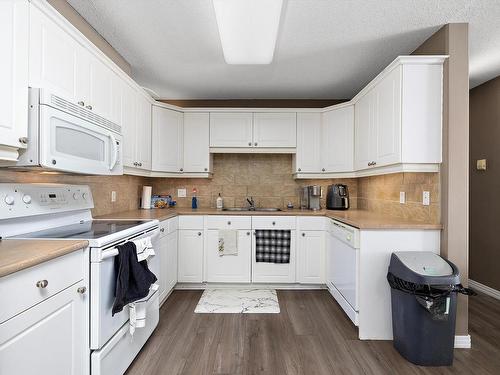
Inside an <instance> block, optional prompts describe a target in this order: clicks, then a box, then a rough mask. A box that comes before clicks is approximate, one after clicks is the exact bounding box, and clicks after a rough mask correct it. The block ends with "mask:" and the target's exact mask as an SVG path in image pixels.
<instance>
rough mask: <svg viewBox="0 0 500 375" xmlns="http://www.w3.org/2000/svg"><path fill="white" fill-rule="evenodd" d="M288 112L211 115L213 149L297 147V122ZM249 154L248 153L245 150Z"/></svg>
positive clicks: (221, 113) (291, 113)
mask: <svg viewBox="0 0 500 375" xmlns="http://www.w3.org/2000/svg"><path fill="white" fill-rule="evenodd" d="M296 116H297V115H296V113H295V112H288V113H270V112H262V113H244V112H212V113H210V147H216V148H244V149H246V150H247V151H246V152H248V149H249V148H285V149H291V148H295V147H296V146H297V119H296ZM243 152H245V150H243Z"/></svg>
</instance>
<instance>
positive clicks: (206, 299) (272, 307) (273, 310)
mask: <svg viewBox="0 0 500 375" xmlns="http://www.w3.org/2000/svg"><path fill="white" fill-rule="evenodd" d="M194 312H195V313H199V314H204V313H205V314H207V313H208V314H210V313H213V314H279V312H280V305H279V303H278V295H277V294H276V290H274V289H205V291H204V292H203V295H202V296H201V298H200V301H199V302H198V306H196V309H195V310H194Z"/></svg>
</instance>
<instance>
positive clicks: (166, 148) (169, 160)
mask: <svg viewBox="0 0 500 375" xmlns="http://www.w3.org/2000/svg"><path fill="white" fill-rule="evenodd" d="M152 143H153V168H152V169H153V171H156V172H175V173H181V172H183V171H184V167H183V160H182V159H183V153H184V152H183V113H182V112H177V111H173V110H171V109H167V108H163V107H159V106H155V105H154V106H153V138H152Z"/></svg>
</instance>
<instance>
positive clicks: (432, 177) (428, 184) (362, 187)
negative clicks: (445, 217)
mask: <svg viewBox="0 0 500 375" xmlns="http://www.w3.org/2000/svg"><path fill="white" fill-rule="evenodd" d="M439 190H440V183H439V173H394V174H387V175H383V176H373V177H362V178H359V179H358V208H359V209H363V210H369V211H375V212H380V213H382V214H384V215H388V216H392V217H398V218H404V219H411V220H415V221H421V222H426V223H440V222H441V206H440V191H439ZM401 191H404V192H405V193H406V203H405V204H401V203H399V192H401ZM424 191H428V192H430V197H431V204H430V205H429V206H424V205H423V204H422V193H423V192H424Z"/></svg>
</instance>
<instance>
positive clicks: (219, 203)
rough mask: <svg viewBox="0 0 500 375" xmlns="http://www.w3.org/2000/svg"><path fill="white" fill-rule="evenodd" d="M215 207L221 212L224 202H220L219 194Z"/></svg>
mask: <svg viewBox="0 0 500 375" xmlns="http://www.w3.org/2000/svg"><path fill="white" fill-rule="evenodd" d="M215 206H216V207H217V209H218V210H222V209H223V208H224V201H223V200H222V197H221V196H220V193H219V196H218V197H217V200H216V203H215Z"/></svg>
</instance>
